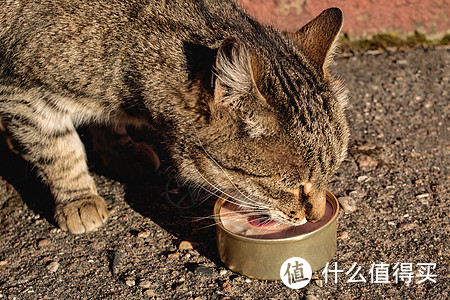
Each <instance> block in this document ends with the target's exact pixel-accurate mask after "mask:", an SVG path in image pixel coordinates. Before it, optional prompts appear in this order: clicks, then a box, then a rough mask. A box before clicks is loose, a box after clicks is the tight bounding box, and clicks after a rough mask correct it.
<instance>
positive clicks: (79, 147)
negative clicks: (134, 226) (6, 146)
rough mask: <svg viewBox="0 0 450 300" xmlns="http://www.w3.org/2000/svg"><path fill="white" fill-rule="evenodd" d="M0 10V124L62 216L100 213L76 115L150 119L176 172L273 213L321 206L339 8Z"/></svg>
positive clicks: (339, 147)
mask: <svg viewBox="0 0 450 300" xmlns="http://www.w3.org/2000/svg"><path fill="white" fill-rule="evenodd" d="M0 20H1V22H0V120H1V122H0V124H2V125H1V126H0V128H2V129H3V130H6V132H7V133H8V135H9V136H10V138H11V140H12V142H13V143H14V145H15V146H16V147H17V149H19V151H20V152H21V154H22V156H23V157H24V159H25V160H26V161H27V162H28V163H29V164H31V165H32V166H33V167H34V168H35V169H36V170H37V172H38V174H39V176H40V177H41V178H42V180H43V182H45V183H46V184H47V185H48V187H49V189H50V191H51V193H52V195H53V196H54V199H55V219H56V221H57V222H58V224H59V226H60V227H61V228H62V229H64V230H69V231H70V232H72V233H83V232H89V231H92V230H95V229H96V228H98V227H99V226H101V225H102V224H103V223H104V222H105V221H106V219H107V216H108V211H107V207H106V205H105V202H104V200H103V199H102V197H100V196H99V195H98V194H97V191H96V187H95V184H94V181H93V179H92V178H91V176H90V175H89V173H88V168H87V164H86V155H85V150H84V147H83V144H82V142H81V141H80V138H79V136H78V134H77V132H76V131H75V129H76V128H77V126H79V125H81V124H109V125H112V127H114V128H116V129H117V131H118V132H119V133H120V134H123V135H126V131H125V126H140V127H142V126H151V127H152V128H153V129H156V130H157V131H158V132H159V134H161V136H162V138H163V139H164V142H165V144H166V146H167V151H168V152H169V153H170V156H171V158H172V159H173V163H174V165H175V166H176V168H177V169H178V170H179V174H180V176H181V177H182V178H184V179H186V180H187V181H190V182H193V183H195V184H198V185H201V186H204V187H205V188H207V189H209V190H220V191H222V192H225V193H227V194H228V195H230V197H232V199H235V200H236V201H238V202H239V203H240V204H241V206H242V207H244V208H246V209H248V210H254V211H258V212H260V213H265V214H267V215H268V216H270V217H271V218H272V219H274V220H277V221H279V222H284V223H291V224H301V223H303V222H305V220H306V219H308V220H311V221H314V220H317V219H319V218H320V217H321V216H322V215H323V214H324V208H325V189H326V185H327V182H328V181H329V179H330V177H331V176H332V174H333V173H334V172H335V171H336V169H337V168H338V167H339V165H340V163H341V162H342V160H343V159H344V156H345V153H346V148H347V139H348V128H347V123H346V120H345V115H344V105H345V95H344V93H343V92H342V88H340V87H339V86H338V85H337V84H336V81H335V80H334V79H333V76H332V75H331V74H330V72H329V71H328V70H327V66H328V65H329V60H330V54H331V52H332V49H333V45H334V43H335V40H336V38H337V36H338V34H339V32H340V29H341V26H342V13H341V11H340V10H339V9H337V8H331V9H328V10H325V11H324V12H322V13H321V14H320V15H319V16H318V17H317V18H315V19H314V20H312V21H311V22H310V23H308V24H307V25H305V26H304V27H303V28H301V29H300V30H299V31H297V32H296V33H286V32H280V31H279V30H277V29H275V28H273V27H270V26H263V25H261V24H259V23H258V22H256V21H255V20H253V19H252V18H251V17H249V16H248V15H247V14H246V13H245V12H244V11H243V9H242V8H240V7H239V6H238V5H237V4H236V3H235V2H233V1H231V0H196V1H192V0H165V1H164V0H148V1H138V0H97V1H83V0H40V1H33V0H29V1H19V0H11V1H6V2H5V1H2V3H1V5H0ZM149 151H151V149H150V148H149ZM152 155H153V154H150V155H149V157H152ZM153 157H154V163H155V164H156V165H157V164H158V160H157V158H156V156H154V155H153Z"/></svg>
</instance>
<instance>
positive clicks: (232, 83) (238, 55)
mask: <svg viewBox="0 0 450 300" xmlns="http://www.w3.org/2000/svg"><path fill="white" fill-rule="evenodd" d="M214 73H215V75H216V79H215V83H214V100H215V101H216V102H221V103H222V104H224V105H227V106H234V107H239V106H240V101H241V98H242V96H243V95H246V94H248V93H249V92H250V91H251V90H252V87H253V82H254V81H253V75H252V67H251V54H250V51H249V50H248V48H247V47H246V45H245V44H244V43H243V42H242V41H240V40H239V39H238V38H236V37H234V36H231V37H229V38H227V39H225V40H224V41H223V42H222V44H221V45H220V47H219V49H218V50H217V57H216V64H215V69H214Z"/></svg>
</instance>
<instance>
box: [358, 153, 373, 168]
mask: <svg viewBox="0 0 450 300" xmlns="http://www.w3.org/2000/svg"><path fill="white" fill-rule="evenodd" d="M356 162H357V163H358V166H359V168H360V169H361V170H363V171H373V170H375V169H376V168H377V166H378V162H377V161H376V160H374V159H373V158H372V157H370V156H367V155H361V156H359V157H358V159H357V160H356Z"/></svg>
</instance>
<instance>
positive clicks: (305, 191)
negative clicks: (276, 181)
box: [288, 182, 312, 201]
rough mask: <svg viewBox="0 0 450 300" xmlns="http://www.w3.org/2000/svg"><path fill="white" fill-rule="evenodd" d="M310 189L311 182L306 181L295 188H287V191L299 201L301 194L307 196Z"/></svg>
mask: <svg viewBox="0 0 450 300" xmlns="http://www.w3.org/2000/svg"><path fill="white" fill-rule="evenodd" d="M311 190H312V183H311V182H307V183H305V184H303V185H302V186H300V187H298V188H296V189H289V190H288V192H289V193H292V194H293V195H294V198H295V200H297V201H300V200H301V198H302V197H303V195H305V196H308V195H309V193H311Z"/></svg>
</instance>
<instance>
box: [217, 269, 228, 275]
mask: <svg viewBox="0 0 450 300" xmlns="http://www.w3.org/2000/svg"><path fill="white" fill-rule="evenodd" d="M227 273H228V271H227V270H225V269H222V270H220V272H219V275H220V276H225V275H227Z"/></svg>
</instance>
